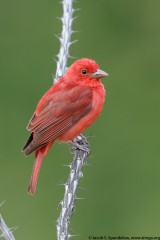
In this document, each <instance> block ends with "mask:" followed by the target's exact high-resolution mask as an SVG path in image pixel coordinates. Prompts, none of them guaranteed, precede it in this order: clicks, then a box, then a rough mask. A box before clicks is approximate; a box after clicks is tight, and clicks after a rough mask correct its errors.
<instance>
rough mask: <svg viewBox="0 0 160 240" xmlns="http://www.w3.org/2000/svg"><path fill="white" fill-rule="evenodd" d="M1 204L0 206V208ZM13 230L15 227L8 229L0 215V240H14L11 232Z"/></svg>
mask: <svg viewBox="0 0 160 240" xmlns="http://www.w3.org/2000/svg"><path fill="white" fill-rule="evenodd" d="M2 204H3V203H2ZM2 204H0V206H2ZM15 229H16V227H13V228H9V227H8V226H7V225H6V223H5V221H4V220H3V218H2V216H1V215H0V238H4V239H6V240H15V238H14V236H13V231H14V230H15Z"/></svg>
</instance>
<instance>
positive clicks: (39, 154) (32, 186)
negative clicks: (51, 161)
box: [28, 142, 53, 195]
mask: <svg viewBox="0 0 160 240" xmlns="http://www.w3.org/2000/svg"><path fill="white" fill-rule="evenodd" d="M52 144H53V142H51V143H48V144H47V145H46V146H44V147H42V148H40V149H38V150H36V152H35V162H34V166H33V170H32V175H31V178H30V183H29V186H28V193H29V194H31V195H34V193H35V191H36V185H37V180H38V175H39V171H40V168H41V165H42V161H43V159H44V157H45V155H46V154H47V152H48V151H49V149H50V147H51V146H52Z"/></svg>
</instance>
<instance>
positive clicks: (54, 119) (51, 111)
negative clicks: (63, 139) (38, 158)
mask: <svg viewBox="0 0 160 240" xmlns="http://www.w3.org/2000/svg"><path fill="white" fill-rule="evenodd" d="M54 86H56V85H54ZM54 86H53V87H52V88H51V89H52V91H51V89H50V90H49V91H48V92H47V93H46V94H45V95H44V96H43V97H42V99H41V100H40V104H41V107H39V105H38V111H37V109H36V112H35V113H34V115H33V116H32V118H31V120H30V121H29V124H28V126H27V129H28V130H29V131H31V132H33V140H32V141H31V142H29V143H28V145H27V144H26V146H25V149H24V151H25V153H26V154H29V153H31V152H33V151H35V150H36V149H38V148H40V147H41V146H44V145H45V144H47V143H48V142H50V141H53V140H55V139H57V138H58V137H59V136H61V135H62V134H64V133H65V132H66V131H68V130H69V129H70V128H72V126H74V125H75V124H76V123H77V122H78V121H79V120H80V119H81V118H82V117H84V116H85V115H86V114H88V113H89V112H90V110H91V109H92V89H91V88H89V87H84V86H80V85H76V84H73V83H72V85H71V84H69V86H68V84H66V86H65V85H64V83H63V88H62V87H61V88H59V90H57V88H56V92H55V93H54V90H55V89H54ZM48 93H49V95H47V94H48ZM46 99H47V101H46ZM43 100H44V101H46V102H45V104H43Z"/></svg>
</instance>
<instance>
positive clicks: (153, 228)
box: [0, 0, 160, 240]
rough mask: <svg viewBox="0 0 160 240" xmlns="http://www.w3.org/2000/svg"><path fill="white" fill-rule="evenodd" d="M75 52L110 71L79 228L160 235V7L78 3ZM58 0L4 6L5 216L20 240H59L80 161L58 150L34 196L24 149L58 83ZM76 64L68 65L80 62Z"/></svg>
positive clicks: (1, 174)
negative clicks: (63, 208) (70, 181)
mask: <svg viewBox="0 0 160 240" xmlns="http://www.w3.org/2000/svg"><path fill="white" fill-rule="evenodd" d="M74 6H75V8H80V10H79V11H78V12H77V13H76V14H75V15H78V18H76V20H75V22H74V30H78V32H76V33H75V34H74V35H73V38H72V39H73V40H74V39H78V40H79V41H78V42H77V43H76V44H74V45H73V46H72V49H71V55H73V56H74V57H76V58H81V57H90V58H93V59H95V60H96V61H97V62H98V63H99V65H100V66H101V69H103V70H105V71H107V72H108V73H109V74H110V77H109V78H108V79H104V80H103V82H104V85H105V88H106V89H107V99H106V100H107V101H106V103H105V107H104V111H103V113H102V114H101V116H100V118H99V119H98V121H97V122H96V123H95V124H94V125H93V126H92V127H90V128H89V129H88V130H87V132H86V135H89V134H90V133H91V132H92V133H93V135H94V137H93V138H92V139H91V140H90V143H91V149H92V154H91V157H90V158H89V160H88V164H89V166H86V168H85V169H84V178H83V180H82V181H81V184H80V188H79V191H78V197H80V198H85V199H84V200H79V201H77V203H76V213H75V215H74V216H73V219H72V222H71V228H72V230H71V233H72V234H79V236H77V237H76V239H77V240H79V239H88V236H89V235H95V236H99V235H106V236H108V235H110V236H118V235H124V236H127V235H129V236H133V235H136V236H141V235H146V236H160V228H159V221H160V207H159V205H160V204H159V202H160V174H159V172H160V171H159V169H160V146H159V145H160V144H159V142H160V141H159V138H160V77H159V69H160V66H159V65H160V27H159V22H160V14H159V9H160V1H159V0H154V1H151V0H135V1H131V0H121V1H120V0H99V1H92V0H80V1H77V2H75V3H74ZM61 15H62V6H61V5H60V4H59V1H56V0H52V1H51V0H48V1H37V0H35V1H31V0H28V1H24V0H21V1H20V0H16V1H11V0H6V1H3V0H2V1H1V2H0V47H1V50H0V64H1V71H0V79H1V81H0V85H1V88H0V90H1V104H2V107H1V119H0V121H1V124H0V125H1V151H0V202H2V201H3V200H7V201H6V203H5V205H3V207H1V212H2V214H3V217H4V219H5V221H6V223H7V224H8V225H9V226H19V229H18V230H16V232H15V236H16V239H17V240H18V239H23V240H28V239H29V240H34V239H39V240H44V239H55V235H56V229H55V224H56V219H57V217H58V214H59V211H60V207H58V204H59V202H60V200H61V199H62V197H63V190H64V188H63V186H60V185H61V184H62V183H64V182H65V181H66V179H67V176H68V172H69V169H68V168H67V167H64V166H63V165H66V164H68V163H70V161H71V159H72V156H71V154H70V153H69V152H68V145H64V144H63V145H61V144H57V143H56V144H55V145H54V146H53V147H52V149H51V151H50V153H49V154H48V156H47V157H46V159H45V161H44V164H43V167H42V170H41V173H40V178H39V182H38V188H37V193H36V195H35V196H34V197H31V196H28V195H27V184H28V182H29V178H30V174H31V169H32V165H33V158H34V156H33V155H31V156H30V157H28V158H25V157H24V156H23V154H22V153H21V148H22V146H23V144H24V142H25V141H26V138H27V137H28V135H29V134H28V133H27V131H26V130H25V126H26V125H27V122H28V120H29V118H30V117H31V115H32V113H33V111H34V109H35V106H36V104H37V102H38V100H39V99H40V97H41V96H42V95H43V93H44V92H45V91H46V90H47V89H48V88H49V87H50V86H51V84H52V74H54V72H55V68H56V64H55V62H54V60H53V57H54V56H55V55H56V54H57V53H58V51H59V42H58V40H57V38H56V37H55V34H58V33H60V31H61V22H60V21H59V20H58V19H57V17H60V16H61ZM73 60H74V59H70V61H69V63H72V62H73Z"/></svg>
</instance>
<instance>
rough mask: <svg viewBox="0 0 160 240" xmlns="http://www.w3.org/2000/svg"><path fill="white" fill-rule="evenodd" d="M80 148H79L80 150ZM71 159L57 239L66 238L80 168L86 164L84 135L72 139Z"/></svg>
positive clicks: (85, 140) (86, 146) (80, 173)
mask: <svg viewBox="0 0 160 240" xmlns="http://www.w3.org/2000/svg"><path fill="white" fill-rule="evenodd" d="M80 148H81V150H80ZM71 151H72V152H73V155H74V156H73V161H72V163H71V165H70V174H69V177H68V180H67V182H66V184H65V193H64V198H63V200H62V201H61V203H60V204H61V206H62V209H61V213H60V216H59V218H58V220H57V240H68V239H69V238H70V237H71V235H70V234H69V226H70V219H71V216H72V214H73V213H74V203H75V200H76V191H77V187H78V183H79V179H80V177H83V174H82V168H83V166H84V165H85V164H86V158H87V156H88V155H89V153H90V150H89V145H88V141H87V139H86V138H85V137H84V136H82V135H81V136H79V137H77V138H76V139H75V140H74V144H73V147H72V148H71Z"/></svg>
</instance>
